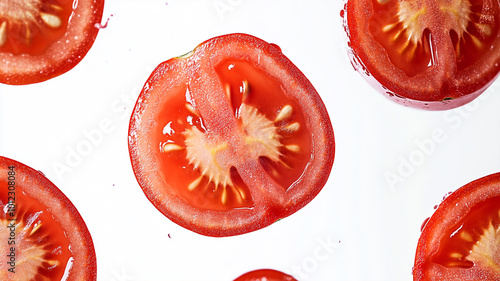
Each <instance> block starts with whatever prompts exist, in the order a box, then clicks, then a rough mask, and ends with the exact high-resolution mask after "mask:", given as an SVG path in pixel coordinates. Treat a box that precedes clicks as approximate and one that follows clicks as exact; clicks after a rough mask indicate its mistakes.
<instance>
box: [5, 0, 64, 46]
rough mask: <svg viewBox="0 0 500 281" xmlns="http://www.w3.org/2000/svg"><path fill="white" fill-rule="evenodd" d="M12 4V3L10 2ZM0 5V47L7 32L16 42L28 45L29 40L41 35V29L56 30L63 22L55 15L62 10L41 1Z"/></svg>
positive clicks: (32, 0) (34, 0) (59, 7)
mask: <svg viewBox="0 0 500 281" xmlns="http://www.w3.org/2000/svg"><path fill="white" fill-rule="evenodd" d="M10 2H12V1H10ZM10 2H9V1H7V3H5V1H4V2H2V3H0V20H2V21H3V22H1V23H0V47H2V46H4V45H5V44H6V42H7V37H8V36H7V35H8V34H9V32H13V33H15V35H14V36H13V37H14V38H17V41H19V42H22V43H24V44H26V45H29V44H30V42H31V40H30V39H31V38H33V37H34V36H35V35H40V36H41V35H42V34H43V32H42V30H43V28H50V29H57V28H60V27H61V26H62V25H63V20H62V19H61V17H60V16H58V15H57V14H58V13H60V12H61V11H62V10H63V7H62V6H59V5H56V4H48V3H42V0H31V1H14V2H13V3H10Z"/></svg>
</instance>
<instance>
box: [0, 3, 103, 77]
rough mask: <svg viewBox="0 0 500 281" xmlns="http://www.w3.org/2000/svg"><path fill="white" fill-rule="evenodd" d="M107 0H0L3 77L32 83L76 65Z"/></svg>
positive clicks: (95, 30)
mask: <svg viewBox="0 0 500 281" xmlns="http://www.w3.org/2000/svg"><path fill="white" fill-rule="evenodd" d="M103 7H104V0H79V1H68V0H0V82H1V83H6V84H15V85H18V84H31V83H36V82H41V81H45V80H47V79H50V78H53V77H55V76H58V75H60V74H62V73H64V72H66V71H68V70H70V69H71V68H73V67H74V66H75V65H76V64H78V63H79V62H80V61H81V60H82V59H83V57H84V56H85V55H86V54H87V52H88V51H89V49H90V47H91V46H92V44H93V43H94V40H95V38H96V36H97V33H98V31H99V29H98V27H97V26H96V24H99V23H100V22H101V18H102V13H103Z"/></svg>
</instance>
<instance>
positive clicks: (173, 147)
mask: <svg viewBox="0 0 500 281" xmlns="http://www.w3.org/2000/svg"><path fill="white" fill-rule="evenodd" d="M129 150H130V155H131V160H132V166H133V169H134V172H135V175H136V178H137V180H138V182H139V184H140V186H141V187H142V189H143V190H144V192H145V194H146V196H147V197H148V198H149V200H150V201H151V202H152V203H153V204H154V205H155V206H156V207H157V208H158V209H159V210H160V211H161V212H162V213H163V214H165V215H166V216H167V217H169V218H170V219H171V220H173V221H175V222H176V223H178V224H180V225H182V226H184V227H186V228H188V229H191V230H193V231H195V232H198V233H200V234H204V235H208V236H229V235H236V234H242V233H246V232H249V231H253V230H256V229H259V228H262V227H265V226H267V225H269V224H271V223H273V222H275V221H276V220H278V219H280V218H284V217H286V216H288V215H290V214H292V213H294V212H296V211H297V210H299V209H300V208H302V207H303V206H304V205H306V204H307V203H308V202H309V201H311V200H312V199H313V197H315V196H316V195H317V194H318V192H319V191H320V190H321V189H322V187H323V185H324V184H325V183H326V181H327V178H328V177H329V174H330V170H331V167H332V164H333V158H334V136H333V129H332V126H331V122H330V118H329V116H328V113H327V111H326V108H325V106H324V104H323V102H322V100H321V99H320V97H319V95H318V93H317V92H316V90H315V89H314V87H313V86H312V85H311V83H310V82H309V81H308V80H307V78H306V77H305V76H304V75H303V74H302V73H301V72H300V71H299V70H298V69H297V68H296V67H295V66H294V65H293V64H292V63H291V62H290V61H289V60H288V59H287V58H286V57H285V56H284V55H283V53H282V52H281V50H280V49H279V47H278V46H276V45H274V44H268V43H266V42H264V41H262V40H260V39H258V38H255V37H253V36H250V35H246V34H230V35H225V36H220V37H216V38H213V39H210V40H208V41H206V42H204V43H202V44H200V45H199V46H198V47H197V48H196V49H195V50H194V51H192V52H190V53H188V54H187V55H185V56H182V57H178V58H173V59H170V60H168V61H166V62H164V63H162V64H160V65H159V66H158V67H157V68H156V70H154V72H153V73H152V74H151V76H150V78H149V80H148V81H147V82H146V84H145V86H144V88H143V90H142V92H141V94H140V96H139V99H138V101H137V104H136V106H135V109H134V112H133V114H132V118H131V122H130V129H129Z"/></svg>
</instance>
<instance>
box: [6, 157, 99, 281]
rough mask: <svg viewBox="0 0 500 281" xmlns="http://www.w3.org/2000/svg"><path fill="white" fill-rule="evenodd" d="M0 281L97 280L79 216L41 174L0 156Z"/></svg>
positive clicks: (88, 239) (87, 235)
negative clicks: (0, 258)
mask: <svg viewBox="0 0 500 281" xmlns="http://www.w3.org/2000/svg"><path fill="white" fill-rule="evenodd" d="M0 225H1V227H0V241H2V243H1V245H0V253H2V262H0V280H5V281H10V280H12V281H15V280H68V281H69V280H81V281H88V280H96V257H95V252H94V246H93V243H92V238H91V236H90V233H89V231H88V229H87V226H86V225H85V222H84V221H83V219H82V217H81V216H80V214H79V213H78V211H77V210H76V208H75V207H74V206H73V204H72V203H71V202H70V201H69V199H68V198H67V197H66V196H64V194H63V193H62V192H61V191H60V190H59V189H58V188H57V187H56V186H55V185H54V184H53V183H51V182H50V181H49V180H48V179H47V178H45V177H44V176H43V175H42V174H41V173H40V172H38V171H35V170H33V169H31V168H30V167H28V166H25V165H23V164H21V163H19V162H16V161H14V160H11V159H8V158H4V157H0Z"/></svg>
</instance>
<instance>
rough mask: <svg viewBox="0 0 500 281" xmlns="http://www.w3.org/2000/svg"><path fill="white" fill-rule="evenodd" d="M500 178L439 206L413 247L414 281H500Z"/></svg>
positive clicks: (469, 186) (468, 188)
mask: <svg viewBox="0 0 500 281" xmlns="http://www.w3.org/2000/svg"><path fill="white" fill-rule="evenodd" d="M499 241H500V173H496V174H492V175H489V176H486V177H483V178H481V179H478V180H476V181H473V182H471V183H469V184H467V185H465V186H463V187H461V188H459V189H458V190H457V191H455V192H453V193H452V194H451V195H450V196H448V197H446V199H445V200H444V201H443V202H442V203H441V204H440V205H439V207H438V208H437V210H436V212H435V213H434V214H433V215H432V217H431V218H430V219H429V220H428V221H427V223H426V224H425V226H424V228H423V231H422V234H421V236H420V239H419V241H418V246H417V252H416V257H415V267H414V269H413V279H414V280H500V242H499Z"/></svg>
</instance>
